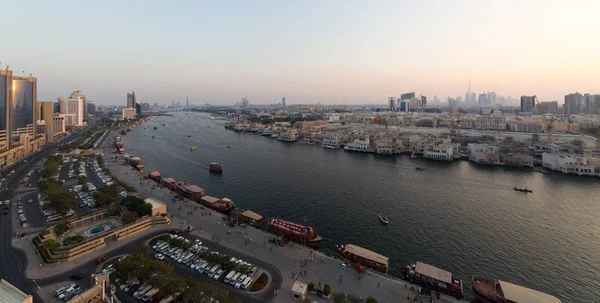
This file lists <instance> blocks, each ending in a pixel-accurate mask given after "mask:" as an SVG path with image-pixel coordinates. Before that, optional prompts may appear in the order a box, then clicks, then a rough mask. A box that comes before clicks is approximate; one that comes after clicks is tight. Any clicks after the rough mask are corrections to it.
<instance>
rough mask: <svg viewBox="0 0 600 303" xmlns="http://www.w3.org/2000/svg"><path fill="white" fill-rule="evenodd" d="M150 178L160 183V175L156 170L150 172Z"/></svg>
mask: <svg viewBox="0 0 600 303" xmlns="http://www.w3.org/2000/svg"><path fill="white" fill-rule="evenodd" d="M148 178H150V179H151V180H154V181H156V182H160V173H159V172H158V171H156V170H151V171H150V172H148Z"/></svg>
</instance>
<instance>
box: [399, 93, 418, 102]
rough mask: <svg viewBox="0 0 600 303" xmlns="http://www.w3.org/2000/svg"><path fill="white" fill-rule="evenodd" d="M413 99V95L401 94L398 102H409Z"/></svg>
mask: <svg viewBox="0 0 600 303" xmlns="http://www.w3.org/2000/svg"><path fill="white" fill-rule="evenodd" d="M414 97H415V93H414V92H413V93H406V94H402V95H400V101H402V100H409V99H412V98H414Z"/></svg>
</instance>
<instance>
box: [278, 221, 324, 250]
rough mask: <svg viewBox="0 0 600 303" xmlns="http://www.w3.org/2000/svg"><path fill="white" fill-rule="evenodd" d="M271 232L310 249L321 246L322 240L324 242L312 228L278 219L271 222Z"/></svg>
mask: <svg viewBox="0 0 600 303" xmlns="http://www.w3.org/2000/svg"><path fill="white" fill-rule="evenodd" d="M269 231H270V232H271V233H274V234H276V235H279V236H283V237H284V238H285V239H288V240H290V241H294V242H296V243H299V244H302V245H306V246H310V247H317V246H319V245H320V244H321V240H323V238H321V237H319V235H317V232H316V231H315V229H314V228H312V227H311V226H308V225H303V224H298V223H294V222H290V221H286V220H283V219H278V218H273V219H271V220H269Z"/></svg>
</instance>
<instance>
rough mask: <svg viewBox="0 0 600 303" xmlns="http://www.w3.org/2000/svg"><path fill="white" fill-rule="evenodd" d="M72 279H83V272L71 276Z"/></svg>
mask: <svg viewBox="0 0 600 303" xmlns="http://www.w3.org/2000/svg"><path fill="white" fill-rule="evenodd" d="M71 279H73V280H81V279H83V274H82V273H76V274H74V275H72V276H71Z"/></svg>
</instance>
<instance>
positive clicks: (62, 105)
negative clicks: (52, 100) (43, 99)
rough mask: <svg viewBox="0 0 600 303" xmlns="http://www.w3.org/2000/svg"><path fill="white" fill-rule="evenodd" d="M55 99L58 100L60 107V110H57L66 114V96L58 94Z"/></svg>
mask: <svg viewBox="0 0 600 303" xmlns="http://www.w3.org/2000/svg"><path fill="white" fill-rule="evenodd" d="M56 101H58V104H59V108H60V110H59V111H58V112H59V113H61V114H66V113H67V98H65V96H60V97H58V99H56Z"/></svg>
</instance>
